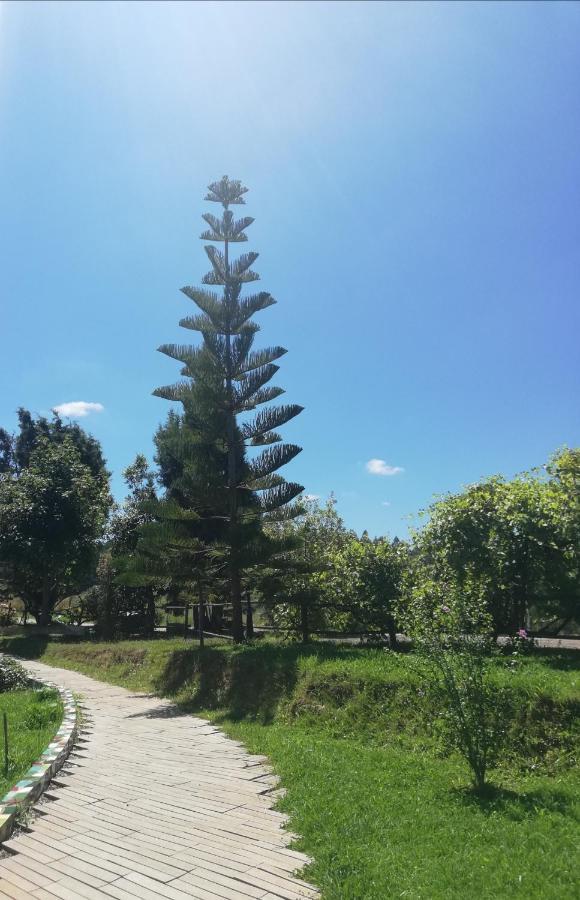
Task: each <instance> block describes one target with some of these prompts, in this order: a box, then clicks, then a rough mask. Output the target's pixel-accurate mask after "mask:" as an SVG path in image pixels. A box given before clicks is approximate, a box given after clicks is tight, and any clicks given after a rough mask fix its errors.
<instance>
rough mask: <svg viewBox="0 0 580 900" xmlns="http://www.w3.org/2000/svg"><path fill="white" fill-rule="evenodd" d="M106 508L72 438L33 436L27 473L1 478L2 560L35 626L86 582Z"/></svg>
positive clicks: (99, 479)
mask: <svg viewBox="0 0 580 900" xmlns="http://www.w3.org/2000/svg"><path fill="white" fill-rule="evenodd" d="M110 503H111V498H110V494H109V489H108V476H107V474H106V473H105V472H104V471H102V470H101V471H100V473H99V474H98V475H95V474H94V472H93V470H92V469H91V468H90V466H89V465H88V464H87V463H86V462H84V461H83V459H82V452H81V449H79V446H78V445H77V444H76V443H75V440H74V438H73V437H70V436H66V435H65V436H64V437H63V438H62V440H60V439H59V440H57V441H54V440H52V439H51V436H50V435H49V436H40V437H38V436H37V437H36V438H35V439H34V442H33V447H32V449H31V451H30V453H29V454H28V456H27V457H26V465H25V466H21V464H20V463H19V464H18V466H17V467H16V468H12V469H11V470H9V471H5V472H4V473H3V474H2V475H0V559H2V561H3V562H4V563H6V564H8V566H9V567H10V572H11V582H12V585H13V588H14V592H15V593H16V594H17V595H19V596H20V597H21V598H22V600H23V602H24V605H25V608H26V610H27V611H28V612H30V613H32V615H34V617H35V618H36V620H37V622H38V623H39V624H42V625H46V624H49V623H50V621H51V618H52V613H53V610H54V608H55V606H56V604H57V603H58V602H59V600H61V599H62V598H64V597H66V596H68V595H69V594H71V593H73V592H76V591H78V590H79V589H81V588H82V587H84V586H87V584H88V582H89V581H90V578H91V574H92V571H93V570H94V565H95V563H96V558H97V554H98V540H99V538H100V537H101V536H102V534H103V531H104V527H105V523H106V518H107V513H108V510H109V507H110Z"/></svg>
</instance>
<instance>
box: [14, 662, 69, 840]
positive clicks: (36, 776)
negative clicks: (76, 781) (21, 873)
mask: <svg viewBox="0 0 580 900" xmlns="http://www.w3.org/2000/svg"><path fill="white" fill-rule="evenodd" d="M34 681H35V682H36V684H39V685H41V686H42V687H48V688H53V689H55V690H57V691H58V693H59V694H60V698H61V700H62V705H63V708H64V715H63V717H62V722H61V723H60V728H59V729H58V731H57V732H56V734H55V736H54V737H53V739H52V741H51V742H50V744H49V745H48V747H46V749H45V750H43V752H42V753H41V754H40V756H39V757H38V759H37V760H36V761H35V762H33V763H32V765H31V766H30V768H29V769H28V771H27V772H26V773H25V774H24V775H23V777H22V778H21V779H20V780H19V781H17V782H16V784H15V785H14V787H12V788H11V789H10V790H9V791H8V793H7V794H4V796H3V797H2V799H1V800H0V844H3V843H4V841H7V840H8V839H9V838H10V836H11V834H12V832H13V830H14V826H15V825H16V823H17V821H18V819H19V817H20V816H21V815H22V813H23V812H24V810H26V809H27V808H28V807H29V806H30V805H31V804H33V803H35V802H36V801H37V800H38V798H39V797H40V796H41V794H43V793H44V791H45V790H46V788H47V787H48V785H49V783H50V781H51V780H52V779H53V778H54V776H55V775H56V773H57V772H58V771H59V769H61V768H62V766H63V764H64V762H65V761H66V759H67V757H68V755H69V753H70V752H71V750H72V748H73V746H74V743H75V741H76V738H77V735H78V731H79V714H78V706H77V703H76V700H75V698H74V695H73V693H72V691H69V690H68V689H67V688H63V687H61V686H60V685H58V684H54V683H53V682H52V681H40V680H39V679H37V678H34Z"/></svg>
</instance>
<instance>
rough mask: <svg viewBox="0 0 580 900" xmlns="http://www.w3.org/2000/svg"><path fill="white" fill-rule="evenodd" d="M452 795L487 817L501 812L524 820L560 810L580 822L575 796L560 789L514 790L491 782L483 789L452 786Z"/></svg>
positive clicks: (463, 804) (564, 814)
mask: <svg viewBox="0 0 580 900" xmlns="http://www.w3.org/2000/svg"><path fill="white" fill-rule="evenodd" d="M452 795H453V796H454V798H455V799H456V800H457V801H458V802H459V803H461V805H462V806H470V807H472V808H474V807H475V808H477V809H479V810H480V811H481V812H482V813H483V814H484V815H486V816H489V815H495V814H497V813H499V814H501V815H503V816H506V817H507V818H509V819H513V820H514V821H521V820H522V819H526V818H530V817H534V816H541V815H544V814H545V813H559V814H560V815H562V816H565V817H566V818H568V819H570V820H571V821H574V822H578V821H580V817H579V816H578V809H577V804H576V802H575V800H574V798H573V797H572V796H571V795H570V794H567V793H566V792H565V791H562V790H559V789H558V788H552V787H544V788H542V789H541V790H532V791H513V790H510V789H509V788H502V787H500V786H498V785H494V784H488V785H486V787H485V788H484V789H483V790H480V791H476V790H475V789H474V788H468V787H464V788H453V790H452Z"/></svg>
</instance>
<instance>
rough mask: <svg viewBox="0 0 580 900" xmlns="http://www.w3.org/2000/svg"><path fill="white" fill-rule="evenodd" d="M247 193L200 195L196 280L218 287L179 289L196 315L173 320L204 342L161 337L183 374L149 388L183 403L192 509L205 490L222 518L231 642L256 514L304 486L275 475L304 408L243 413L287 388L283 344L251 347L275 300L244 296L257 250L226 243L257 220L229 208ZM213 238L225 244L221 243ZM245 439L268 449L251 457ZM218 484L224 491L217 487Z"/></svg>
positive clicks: (235, 187)
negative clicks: (193, 478) (201, 249)
mask: <svg viewBox="0 0 580 900" xmlns="http://www.w3.org/2000/svg"><path fill="white" fill-rule="evenodd" d="M246 192H247V188H245V187H243V186H242V184H241V182H239V181H233V180H230V179H229V178H228V177H227V176H225V175H224V177H223V178H222V179H221V181H217V182H214V183H213V184H210V185H209V189H208V194H207V196H206V200H209V201H210V202H212V203H219V204H221V206H222V207H223V213H222V215H221V218H217V217H216V216H214V215H212V214H210V213H205V214H204V215H203V219H204V220H205V222H206V224H207V225H208V226H209V227H208V229H207V230H206V231H204V232H203V234H202V235H201V239H202V240H204V241H211V242H213V243H211V244H209V245H207V246H206V247H205V251H206V253H207V255H208V257H209V260H210V263H211V267H212V268H211V271H210V272H209V273H208V274H207V275H205V276H204V278H203V279H202V282H203V284H204V285H206V286H209V287H214V286H215V287H218V286H219V287H221V288H222V291H221V294H219V293H217V292H216V291H213V290H207V288H206V287H203V288H195V287H184V288H182V291H183V293H184V294H185V295H186V296H187V297H189V298H190V299H191V300H193V302H194V303H195V304H196V306H197V307H198V309H199V310H200V313H197V314H195V315H193V316H188V317H186V318H184V319H182V320H181V321H180V323H179V324H180V325H181V326H182V327H184V328H188V329H191V330H193V331H199V332H200V333H201V335H202V343H201V345H198V346H197V347H192V346H188V345H182V344H164V345H163V346H161V347H160V348H159V350H160V351H161V352H162V353H165V354H166V355H167V356H170V357H172V358H173V359H176V360H178V361H179V362H181V363H182V365H183V368H182V370H181V374H182V375H183V376H185V380H184V381H182V382H180V383H178V384H175V385H171V386H169V387H163V388H158V389H157V390H156V391H155V392H154V393H155V394H156V395H157V396H159V397H163V398H165V399H167V400H178V401H180V402H181V403H182V404H183V407H184V415H183V424H184V426H185V428H186V429H187V430H188V431H189V435H188V438H187V441H186V444H187V450H186V451H185V455H186V457H187V458H188V459H189V461H190V462H191V461H192V459H195V460H196V464H195V465H194V468H195V470H196V471H197V475H198V477H197V482H196V490H200V492H201V494H202V495H203V494H205V496H200V502H199V507H200V509H201V510H202V514H206V515H207V507H208V496H209V495H211V497H212V498H213V507H214V509H213V517H214V519H215V520H216V522H217V521H222V522H223V523H225V528H224V533H223V536H222V542H223V544H224V545H225V546H226V548H227V558H228V561H227V569H228V582H229V591H230V600H231V604H232V620H233V635H234V639H235V640H237V641H240V640H242V638H243V622H242V583H241V575H242V571H243V570H244V568H246V567H247V566H248V565H253V564H254V563H255V561H256V552H255V548H256V546H257V545H258V544H260V537H261V522H262V520H263V519H264V518H281V517H287V516H291V515H292V514H293V513H295V511H296V509H295V505H294V504H291V501H292V500H293V499H294V498H295V497H296V496H297V495H298V494H299V493H300V492H301V491H302V490H303V488H302V485H299V484H296V483H294V482H287V481H285V479H284V478H283V477H282V476H281V475H279V474H278V469H280V468H281V467H282V466H283V465H285V464H286V463H287V462H289V461H290V460H291V459H293V457H294V456H296V454H297V453H299V452H300V449H301V448H300V447H298V446H296V445H295V444H283V443H281V441H282V438H281V436H280V434H279V433H278V431H277V429H278V428H279V427H280V426H281V425H284V424H285V423H286V422H288V421H289V420H290V419H292V418H294V416H296V415H298V413H300V412H301V411H302V409H303V407H301V406H298V405H296V404H281V405H276V406H267V407H265V408H264V409H262V410H260V411H258V412H256V414H255V415H254V416H252V417H251V418H250V417H248V416H247V415H246V414H247V413H250V412H253V411H254V410H256V409H257V407H259V406H262V404H266V403H269V402H270V401H272V400H274V399H276V398H277V397H279V396H280V395H281V394H283V393H284V391H283V390H282V388H279V387H275V386H272V385H269V386H268V383H269V382H270V381H271V379H272V378H273V376H274V375H275V373H276V372H277V371H278V369H279V366H278V365H277V364H276V362H275V361H276V360H278V359H279V358H280V357H281V356H283V354H284V353H286V350H285V349H284V348H283V347H280V346H276V347H269V348H266V349H262V350H254V349H253V343H254V337H255V334H256V332H257V331H259V326H258V325H257V324H256V323H255V322H254V321H253V320H252V319H253V316H254V315H255V313H257V312H259V311H261V310H263V309H267V307H269V306H272V305H273V304H274V303H275V302H276V301H275V300H274V298H273V297H272V296H271V295H270V294H269V293H266V292H264V291H261V292H259V293H255V294H249V295H248V296H242V291H243V288H244V285H246V284H249V283H251V282H253V281H257V280H258V278H259V275H258V274H257V273H256V272H254V271H253V270H252V268H251V266H252V265H253V263H254V262H255V260H256V259H257V256H258V254H257V253H254V252H251V253H244V254H242V255H241V256H239V257H238V258H237V259H230V244H236V243H241V242H245V241H247V235H246V234H245V231H246V229H247V228H248V226H249V225H251V224H252V222H253V221H254V220H253V219H252V218H250V217H247V216H246V217H243V218H241V219H238V220H234V216H233V213H232V211H231V210H230V206H234V205H238V204H244V203H245V200H244V194H245V193H246ZM214 243H217V244H222V245H223V249H218V248H217V247H215V246H214ZM248 447H265V448H266V449H264V450H262V452H261V453H260V454H259V455H257V456H254V457H253V458H249V456H248V453H247V448H248ZM199 476H201V477H199ZM218 483H219V486H221V490H219V489H218V490H217V491H216V488H217V487H218ZM204 484H205V485H207V490H204V489H203V485H204ZM287 504H290V505H287ZM194 505H195V503H194ZM220 507H221V508H220Z"/></svg>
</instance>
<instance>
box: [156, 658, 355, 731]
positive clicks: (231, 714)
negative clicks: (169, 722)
mask: <svg viewBox="0 0 580 900" xmlns="http://www.w3.org/2000/svg"><path fill="white" fill-rule="evenodd" d="M311 655H315V656H317V657H322V658H326V657H328V656H334V657H336V656H340V655H341V653H340V651H339V650H337V649H336V648H331V649H328V648H326V647H322V646H321V645H312V646H306V647H305V646H302V645H298V644H287V645H279V644H278V645H273V644H260V643H257V644H256V645H249V646H245V647H241V648H239V649H236V648H225V649H224V648H221V647H206V648H205V649H203V650H200V649H199V648H194V647H192V648H191V649H189V648H188V649H184V650H176V651H175V652H174V653H172V654H171V655H170V656H169V658H168V659H167V662H166V664H165V667H164V669H163V672H162V673H161V675H160V676H159V677H158V678H157V680H156V683H155V689H156V691H157V692H158V693H160V694H162V695H164V696H176V697H177V700H178V702H179V705H180V706H181V707H182V708H183V709H185V710H187V711H188V712H193V713H195V712H196V711H199V710H203V709H215V710H220V711H221V712H223V713H224V715H225V716H226V717H227V718H229V719H230V720H233V721H240V720H242V719H252V720H255V721H260V722H262V723H263V724H270V723H271V722H272V721H273V720H274V718H275V716H276V712H277V710H278V707H279V705H280V703H281V702H282V701H283V700H284V699H285V698H288V697H290V696H291V695H292V692H293V690H294V687H295V685H296V682H297V679H298V670H299V659H300V658H301V657H304V656H311Z"/></svg>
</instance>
